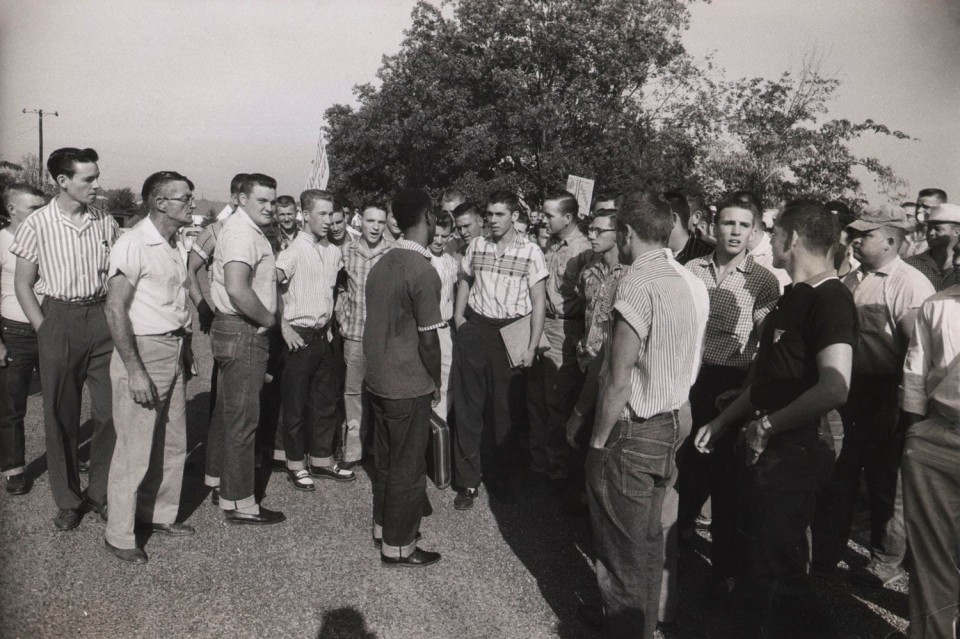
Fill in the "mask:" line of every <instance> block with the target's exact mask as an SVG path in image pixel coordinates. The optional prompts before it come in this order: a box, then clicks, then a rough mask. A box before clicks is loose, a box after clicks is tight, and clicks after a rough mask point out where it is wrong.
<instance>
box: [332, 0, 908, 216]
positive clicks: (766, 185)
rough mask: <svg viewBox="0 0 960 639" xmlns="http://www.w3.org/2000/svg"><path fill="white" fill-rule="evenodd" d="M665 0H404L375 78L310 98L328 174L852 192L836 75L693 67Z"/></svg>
mask: <svg viewBox="0 0 960 639" xmlns="http://www.w3.org/2000/svg"><path fill="white" fill-rule="evenodd" d="M688 19H689V15H688V12H687V7H686V3H685V2H683V1H682V0H501V1H499V2H488V1H487V0H446V1H445V2H443V4H441V5H439V6H436V5H433V4H430V3H429V2H426V1H425V0H421V1H420V2H419V3H418V4H417V6H416V8H415V9H414V11H413V13H412V23H411V26H410V28H409V29H408V30H407V31H406V32H405V39H404V41H403V43H402V46H401V49H400V51H399V52H398V53H397V54H396V55H393V56H387V57H385V58H384V60H383V65H382V67H381V68H380V70H379V71H378V73H377V77H378V79H379V81H380V84H379V86H374V85H372V84H361V85H358V86H356V87H355V89H354V91H355V95H356V98H357V102H358V105H359V106H358V107H357V108H353V107H351V106H348V105H342V104H340V105H334V106H332V107H330V108H329V109H328V110H327V111H326V114H325V115H326V122H327V126H326V128H325V134H326V137H327V140H328V145H327V148H328V152H329V156H330V162H331V188H333V189H334V190H336V191H337V192H338V193H340V194H341V195H342V196H345V197H346V198H347V199H348V200H350V201H351V202H352V203H353V204H354V205H357V204H359V203H360V202H361V201H362V200H363V199H365V198H367V197H370V196H372V195H376V194H380V193H388V192H391V191H393V190H395V189H397V188H401V187H405V186H422V187H427V188H431V189H434V190H440V189H443V188H449V187H458V188H460V189H462V190H464V191H466V192H467V193H469V194H471V195H473V196H474V197H479V196H481V195H482V194H484V193H486V192H487V191H489V190H491V189H493V188H508V189H510V190H516V191H518V192H520V193H521V194H523V195H524V196H525V197H527V198H528V200H530V199H532V200H533V201H538V200H539V199H540V198H541V197H542V195H543V194H544V192H545V191H547V190H551V189H553V188H556V186H558V185H563V184H565V182H566V177H567V175H568V174H575V175H581V176H584V177H589V178H594V179H595V180H596V181H597V184H596V188H597V189H598V190H620V189H624V188H627V187H629V186H651V187H654V188H666V187H676V186H686V187H691V188H698V189H702V190H704V191H706V192H707V193H708V194H711V195H715V194H718V193H719V192H720V191H724V190H727V189H730V188H743V187H750V188H754V189H756V190H757V191H758V192H759V193H760V194H761V195H763V196H765V197H767V198H768V199H770V200H775V199H779V198H780V197H784V196H789V195H791V194H793V193H798V192H809V191H824V192H829V193H830V194H831V196H832V197H839V196H846V197H847V198H849V199H855V198H857V197H860V196H862V188H861V184H860V183H859V181H858V180H857V179H855V178H854V177H853V175H852V171H853V169H854V167H857V166H860V167H864V168H865V169H866V170H867V171H868V172H871V173H872V174H873V175H874V176H876V177H877V178H878V179H879V181H880V182H881V186H885V187H892V186H895V184H896V177H895V175H894V174H893V172H892V171H891V170H890V169H889V167H886V166H884V165H882V164H881V163H880V162H878V161H877V160H875V159H874V158H863V157H858V156H856V155H854V154H853V153H852V152H851V151H850V150H849V146H848V142H849V141H851V140H852V139H855V138H856V137H858V136H860V135H863V134H865V133H879V134H889V135H896V136H898V137H907V136H906V135H904V134H902V133H899V132H891V131H889V130H888V129H886V127H883V126H882V125H879V124H876V123H874V122H872V121H869V120H868V121H866V122H863V123H852V122H849V121H846V120H831V121H826V122H821V121H820V119H819V118H820V117H821V116H823V115H824V114H825V113H826V104H827V102H828V100H829V99H830V98H831V96H832V94H833V93H834V92H835V90H836V89H837V86H838V84H837V82H836V81H835V80H831V79H828V78H823V77H821V76H820V75H819V73H818V72H817V70H816V69H815V68H807V69H805V71H804V72H803V73H801V75H800V76H799V77H798V78H794V77H793V76H791V75H790V74H785V75H784V76H782V77H781V78H778V79H776V80H766V79H762V78H754V79H743V80H739V81H735V82H714V81H712V80H710V79H709V75H710V74H709V72H710V71H711V68H710V66H709V61H700V62H697V61H694V60H693V59H692V58H691V57H690V56H689V55H688V54H687V53H686V51H685V50H684V48H683V46H682V43H681V40H680V35H681V33H682V31H683V29H684V28H685V26H686V25H687V21H688Z"/></svg>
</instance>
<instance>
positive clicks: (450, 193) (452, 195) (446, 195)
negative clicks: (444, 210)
mask: <svg viewBox="0 0 960 639" xmlns="http://www.w3.org/2000/svg"><path fill="white" fill-rule="evenodd" d="M466 201H467V196H465V195H464V194H463V191H460V190H458V189H447V190H446V191H444V192H443V196H442V197H441V198H440V203H441V204H446V203H447V202H466Z"/></svg>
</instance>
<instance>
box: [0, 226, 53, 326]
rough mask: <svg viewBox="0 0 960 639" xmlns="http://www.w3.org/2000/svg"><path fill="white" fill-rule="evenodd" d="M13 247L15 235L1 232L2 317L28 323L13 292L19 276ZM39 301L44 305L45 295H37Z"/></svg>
mask: <svg viewBox="0 0 960 639" xmlns="http://www.w3.org/2000/svg"><path fill="white" fill-rule="evenodd" d="M11 246H13V233H11V232H10V229H3V230H2V231H0V316H3V318H4V319H8V320H13V321H14V322H24V323H26V322H28V321H29V320H28V319H27V315H26V314H25V313H24V312H23V307H21V306H20V302H19V301H18V300H17V295H16V293H15V292H14V290H13V283H14V279H15V278H16V275H17V256H16V255H14V254H13V253H11V252H10V247H11ZM37 301H38V302H40V303H41V304H43V295H39V294H38V295H37Z"/></svg>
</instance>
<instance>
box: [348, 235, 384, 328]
mask: <svg viewBox="0 0 960 639" xmlns="http://www.w3.org/2000/svg"><path fill="white" fill-rule="evenodd" d="M392 248H393V242H391V241H389V240H387V239H386V238H382V239H381V240H380V242H379V243H378V244H377V245H376V246H374V247H373V248H370V247H368V246H367V243H366V241H365V240H362V239H361V240H357V241H356V242H354V243H352V244H350V245H348V246H347V247H346V248H344V249H343V279H342V280H341V283H340V298H339V299H338V300H337V310H336V316H337V323H338V324H339V325H340V334H341V335H343V337H345V338H346V339H352V340H356V341H360V340H362V339H363V326H364V323H365V322H366V321H367V297H366V292H367V275H369V274H370V269H372V268H373V265H374V264H376V263H377V262H379V261H380V258H381V257H383V254H384V253H386V252H387V251H389V250H390V249H392Z"/></svg>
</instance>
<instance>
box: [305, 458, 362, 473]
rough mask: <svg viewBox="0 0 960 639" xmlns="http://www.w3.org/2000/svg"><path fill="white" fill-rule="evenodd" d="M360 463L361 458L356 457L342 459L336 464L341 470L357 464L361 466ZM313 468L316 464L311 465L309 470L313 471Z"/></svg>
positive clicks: (349, 468) (351, 467)
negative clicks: (353, 459)
mask: <svg viewBox="0 0 960 639" xmlns="http://www.w3.org/2000/svg"><path fill="white" fill-rule="evenodd" d="M362 465H363V460H362V459H357V460H355V461H342V462H339V463H338V464H337V466H339V467H340V468H341V469H343V470H351V469H353V468H356V467H357V466H362ZM314 468H316V466H313V467H311V468H310V470H311V472H312V471H313V469H314Z"/></svg>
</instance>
